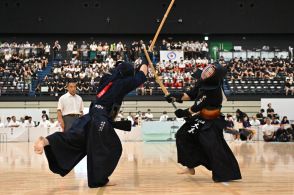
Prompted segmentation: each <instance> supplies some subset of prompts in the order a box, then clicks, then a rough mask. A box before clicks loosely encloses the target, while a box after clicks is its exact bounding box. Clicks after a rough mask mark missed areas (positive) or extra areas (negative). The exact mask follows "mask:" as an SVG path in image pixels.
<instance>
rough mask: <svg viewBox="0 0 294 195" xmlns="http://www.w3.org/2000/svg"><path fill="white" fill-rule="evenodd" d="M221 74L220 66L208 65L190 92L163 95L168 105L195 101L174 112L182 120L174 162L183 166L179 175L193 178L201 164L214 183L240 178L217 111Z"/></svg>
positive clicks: (221, 116) (221, 95) (223, 123)
mask: <svg viewBox="0 0 294 195" xmlns="http://www.w3.org/2000/svg"><path fill="white" fill-rule="evenodd" d="M225 74H226V70H225V68H224V67H222V65H220V64H214V65H208V66H206V67H205V68H204V69H203V71H202V72H201V73H200V74H199V75H200V76H199V77H200V78H198V81H196V83H195V86H194V87H193V88H192V89H191V90H190V91H187V92H185V93H182V94H180V93H178V94H170V95H168V96H166V100H167V101H168V102H174V101H176V102H179V103H182V102H183V100H195V103H194V105H193V106H191V107H190V108H188V109H186V110H182V109H178V110H176V111H175V115H176V116H177V117H178V118H183V117H184V118H185V119H186V122H185V123H184V124H183V126H182V127H181V128H180V129H179V130H178V132H177V133H176V146H177V152H178V163H180V164H182V165H183V166H185V167H187V168H186V169H184V170H182V171H180V172H179V174H191V175H194V174H195V168H196V167H197V166H199V165H203V166H205V167H206V168H207V169H208V170H211V171H212V179H213V181H215V182H225V181H229V180H237V179H241V173H240V169H239V165H238V162H237V160H236V159H235V157H234V154H233V153H232V151H231V150H230V148H229V146H228V145H227V143H226V141H225V139H224V137H223V129H224V127H225V120H224V117H223V115H222V114H221V112H220V110H221V107H222V101H223V91H222V81H223V78H224V76H225Z"/></svg>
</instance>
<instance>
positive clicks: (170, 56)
mask: <svg viewBox="0 0 294 195" xmlns="http://www.w3.org/2000/svg"><path fill="white" fill-rule="evenodd" d="M181 58H182V59H184V51H160V61H163V60H165V61H169V60H171V61H172V62H174V61H177V62H180V61H181Z"/></svg>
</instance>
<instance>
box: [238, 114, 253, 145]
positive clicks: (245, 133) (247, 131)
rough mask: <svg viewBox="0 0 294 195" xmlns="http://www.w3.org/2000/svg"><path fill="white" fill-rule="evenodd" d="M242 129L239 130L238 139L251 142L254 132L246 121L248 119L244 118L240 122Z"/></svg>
mask: <svg viewBox="0 0 294 195" xmlns="http://www.w3.org/2000/svg"><path fill="white" fill-rule="evenodd" d="M242 124H243V128H241V129H239V133H240V139H241V140H243V141H245V140H246V141H247V142H249V141H251V140H252V139H253V137H254V135H255V134H256V130H255V129H253V128H251V125H250V122H249V121H248V117H247V116H245V117H244V118H243V120H242Z"/></svg>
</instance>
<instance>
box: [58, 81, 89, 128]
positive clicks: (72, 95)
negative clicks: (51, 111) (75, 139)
mask: <svg viewBox="0 0 294 195" xmlns="http://www.w3.org/2000/svg"><path fill="white" fill-rule="evenodd" d="M67 90H68V92H67V93H66V94H64V95H62V96H61V97H60V98H59V101H58V107H57V118H58V122H59V123H60V126H61V127H62V129H63V131H67V130H68V129H69V128H70V127H71V126H72V124H73V122H74V120H75V119H77V118H79V117H80V116H82V115H83V110H84V104H83V100H82V98H81V97H80V96H79V95H77V94H76V91H77V84H76V82H75V80H69V82H68V83H67Z"/></svg>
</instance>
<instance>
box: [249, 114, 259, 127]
mask: <svg viewBox="0 0 294 195" xmlns="http://www.w3.org/2000/svg"><path fill="white" fill-rule="evenodd" d="M250 125H251V126H253V127H258V126H259V125H260V121H259V120H257V117H256V115H253V116H252V120H251V121H250Z"/></svg>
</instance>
